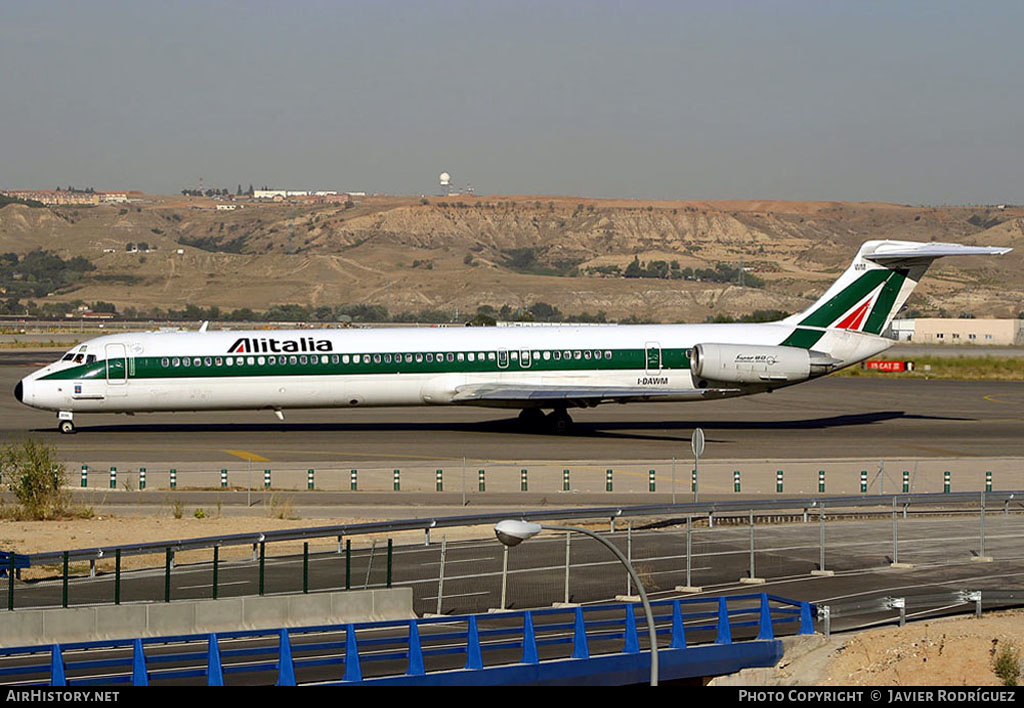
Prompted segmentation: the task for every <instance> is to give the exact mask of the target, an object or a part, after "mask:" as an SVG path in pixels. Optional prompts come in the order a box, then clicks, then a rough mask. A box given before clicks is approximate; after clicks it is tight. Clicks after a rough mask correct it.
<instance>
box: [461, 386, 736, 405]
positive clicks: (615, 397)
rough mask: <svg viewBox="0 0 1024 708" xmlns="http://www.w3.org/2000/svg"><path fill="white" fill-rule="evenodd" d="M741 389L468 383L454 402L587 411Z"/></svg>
mask: <svg viewBox="0 0 1024 708" xmlns="http://www.w3.org/2000/svg"><path fill="white" fill-rule="evenodd" d="M740 392H741V389H738V388H659V389H653V388H646V387H641V386H545V385H524V384H466V385H464V386H458V387H457V388H456V389H455V395H454V396H453V397H452V399H451V402H452V403H462V404H465V405H484V406H488V405H489V406H496V405H497V406H501V405H504V406H507V407H510V408H527V407H530V406H533V405H537V404H548V405H552V404H559V405H563V406H574V407H578V408H585V407H588V406H596V405H597V404H599V403H629V402H634V401H651V402H653V401H659V400H675V401H679V400H701V399H709V398H721V397H724V396H727V395H729V394H734V393H740Z"/></svg>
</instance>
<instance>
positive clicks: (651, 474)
mask: <svg viewBox="0 0 1024 708" xmlns="http://www.w3.org/2000/svg"><path fill="white" fill-rule="evenodd" d="M647 491H649V492H653V491H654V470H648V471H647Z"/></svg>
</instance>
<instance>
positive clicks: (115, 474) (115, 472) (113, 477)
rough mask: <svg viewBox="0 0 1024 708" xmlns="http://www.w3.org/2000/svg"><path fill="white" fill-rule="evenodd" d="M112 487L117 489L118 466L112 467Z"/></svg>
mask: <svg viewBox="0 0 1024 708" xmlns="http://www.w3.org/2000/svg"><path fill="white" fill-rule="evenodd" d="M110 488H111V489H117V468H116V467H111V468H110Z"/></svg>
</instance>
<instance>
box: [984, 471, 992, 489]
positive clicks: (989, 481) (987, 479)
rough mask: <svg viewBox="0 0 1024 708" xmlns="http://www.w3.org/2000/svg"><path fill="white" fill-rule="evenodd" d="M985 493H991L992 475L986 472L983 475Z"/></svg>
mask: <svg viewBox="0 0 1024 708" xmlns="http://www.w3.org/2000/svg"><path fill="white" fill-rule="evenodd" d="M985 491H986V492H991V491H992V473H991V472H986V473H985Z"/></svg>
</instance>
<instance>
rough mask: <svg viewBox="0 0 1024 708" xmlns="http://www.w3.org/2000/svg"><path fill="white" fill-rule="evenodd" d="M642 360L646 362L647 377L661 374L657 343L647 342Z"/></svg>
mask: <svg viewBox="0 0 1024 708" xmlns="http://www.w3.org/2000/svg"><path fill="white" fill-rule="evenodd" d="M644 352H645V354H644V359H645V361H646V367H647V373H648V374H649V375H654V374H660V373H661V344H660V343H658V342H647V344H645V345H644Z"/></svg>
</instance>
